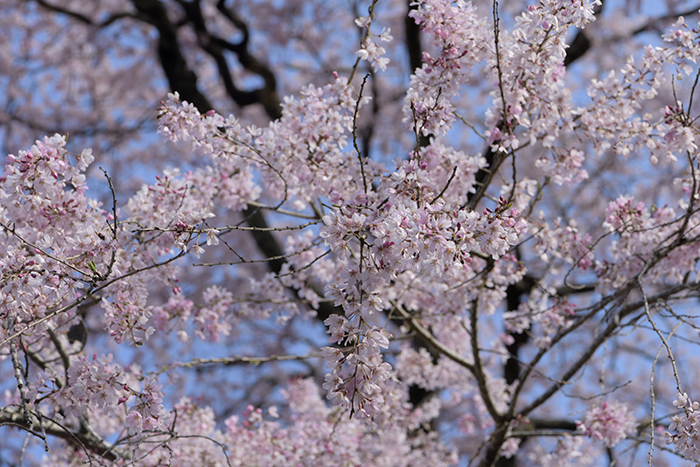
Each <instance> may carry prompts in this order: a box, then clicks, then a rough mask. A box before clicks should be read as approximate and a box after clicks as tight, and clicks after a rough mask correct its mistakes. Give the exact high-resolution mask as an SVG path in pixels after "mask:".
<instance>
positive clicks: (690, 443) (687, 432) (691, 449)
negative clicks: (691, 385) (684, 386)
mask: <svg viewBox="0 0 700 467" xmlns="http://www.w3.org/2000/svg"><path fill="white" fill-rule="evenodd" d="M673 405H674V406H675V407H678V409H680V410H682V411H683V412H684V413H682V414H680V415H673V416H672V417H671V424H670V425H669V426H668V430H669V431H668V432H667V433H666V444H675V446H676V449H677V450H678V452H679V453H680V454H681V455H682V456H683V457H685V458H686V459H690V460H694V461H700V404H698V402H696V401H693V400H691V399H690V397H688V394H687V393H682V394H681V393H678V394H677V395H676V399H675V400H674V401H673ZM673 431H675V433H671V432H673Z"/></svg>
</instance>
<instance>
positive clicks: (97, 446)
mask: <svg viewBox="0 0 700 467" xmlns="http://www.w3.org/2000/svg"><path fill="white" fill-rule="evenodd" d="M32 417H33V418H35V419H37V420H36V421H30V422H27V420H26V418H25V416H24V414H23V413H22V409H20V408H18V407H6V408H4V409H2V410H0V426H3V425H9V426H15V427H17V428H20V429H22V430H25V431H27V432H28V433H30V434H32V435H34V436H37V437H39V438H42V437H43V436H44V433H45V434H46V435H50V436H54V437H56V438H61V439H63V440H65V441H67V442H68V443H70V444H72V445H73V446H75V447H76V448H78V449H81V450H84V451H85V452H86V453H88V455H90V454H95V455H97V456H100V457H102V458H104V459H106V460H108V461H116V460H117V459H130V458H131V454H130V453H129V452H128V451H125V450H122V449H119V448H115V447H114V446H111V445H110V444H109V443H107V442H106V441H105V440H104V439H102V438H101V437H99V436H98V435H97V434H96V433H95V432H94V431H92V430H89V429H88V430H86V429H81V430H80V431H72V430H69V429H68V428H66V427H64V426H63V425H61V424H59V423H58V422H56V421H54V420H52V419H50V418H46V417H42V423H43V428H44V430H43V433H42V432H40V431H37V430H38V428H39V422H38V418H37V417H36V416H35V415H34V414H32Z"/></svg>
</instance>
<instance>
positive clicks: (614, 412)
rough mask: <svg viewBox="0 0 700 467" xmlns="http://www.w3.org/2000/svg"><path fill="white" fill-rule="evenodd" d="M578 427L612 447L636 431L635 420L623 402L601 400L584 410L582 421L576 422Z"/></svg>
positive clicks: (585, 433)
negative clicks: (600, 402)
mask: <svg viewBox="0 0 700 467" xmlns="http://www.w3.org/2000/svg"><path fill="white" fill-rule="evenodd" d="M578 429H579V430H580V431H582V432H583V434H584V435H586V436H589V437H591V438H592V439H594V440H597V441H602V442H603V443H604V444H605V445H606V446H607V447H613V446H615V445H616V444H617V443H619V442H620V441H622V440H623V439H625V438H627V437H628V436H630V435H633V434H635V433H636V432H637V422H636V421H635V419H634V415H633V414H631V413H629V411H628V409H627V406H626V405H625V404H622V403H619V402H603V403H602V404H600V405H599V406H594V407H591V408H590V409H589V410H588V412H586V416H585V418H584V419H583V423H579V424H578Z"/></svg>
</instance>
